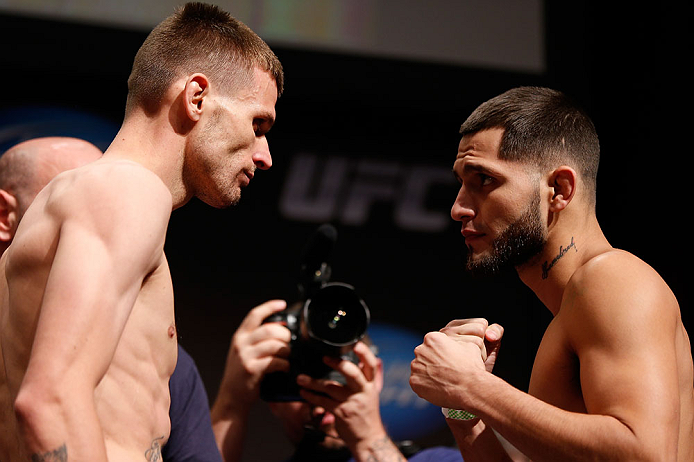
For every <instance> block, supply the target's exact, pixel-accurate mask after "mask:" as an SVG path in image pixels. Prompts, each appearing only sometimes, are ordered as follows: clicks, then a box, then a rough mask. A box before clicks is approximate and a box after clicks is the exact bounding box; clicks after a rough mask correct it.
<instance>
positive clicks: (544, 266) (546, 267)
mask: <svg viewBox="0 0 694 462" xmlns="http://www.w3.org/2000/svg"><path fill="white" fill-rule="evenodd" d="M571 248H573V249H574V250H575V251H576V252H578V248H577V247H576V243H575V242H574V237H573V236H571V243H570V244H569V245H568V246H566V247H563V246H561V245H560V246H559V253H558V254H557V256H556V257H554V259H553V260H552V261H551V262H549V263H548V262H544V263H543V264H542V279H547V278H548V277H549V270H551V269H552V267H553V266H554V265H556V264H557V262H558V261H559V259H560V258H561V257H563V256H564V255H566V252H568V251H569V249H571Z"/></svg>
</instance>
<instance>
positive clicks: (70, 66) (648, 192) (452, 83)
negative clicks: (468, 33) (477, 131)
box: [0, 2, 691, 460]
mask: <svg viewBox="0 0 694 462" xmlns="http://www.w3.org/2000/svg"><path fill="white" fill-rule="evenodd" d="M549 3H550V5H548V6H547V7H546V8H545V14H546V53H547V71H546V72H545V73H544V74H542V75H530V74H519V73H511V72H504V71H499V70H489V69H476V68H469V67H463V66H447V65H440V64H427V63H423V62H414V61H404V60H389V59H376V58H366V57H360V56H355V55H346V54H328V53H318V52H308V51H300V50H293V49H286V48H277V47H274V48H275V50H276V53H277V54H278V56H279V57H280V59H281V60H282V62H283V64H284V66H285V71H286V91H285V94H284V95H283V96H282V98H281V99H280V100H279V102H278V104H277V113H278V119H277V124H276V126H275V127H274V128H273V130H272V131H271V132H270V134H269V140H270V146H271V150H272V154H273V159H274V166H273V168H272V169H271V170H269V171H267V172H259V174H258V175H256V178H255V179H254V180H253V182H252V185H251V186H250V187H249V188H247V189H246V190H244V193H243V200H242V201H241V203H240V204H239V205H238V206H237V207H235V208H233V209H230V210H214V209H211V208H209V207H207V206H205V205H203V204H201V203H199V202H198V201H196V200H194V201H193V202H191V203H190V204H188V205H187V206H185V207H184V208H182V209H179V210H176V211H175V212H174V213H173V215H172V219H171V223H170V227H169V234H168V241H167V244H166V252H167V255H168V258H169V262H170V266H171V270H172V274H173V278H174V285H175V296H176V310H177V318H178V327H179V333H180V341H181V344H182V345H183V346H184V347H185V348H186V349H187V350H188V351H189V352H190V353H191V354H192V355H193V357H194V358H195V359H196V361H197V363H198V366H199V368H200V371H201V374H202V376H203V379H204V381H205V383H206V386H207V389H208V392H209V394H210V395H211V396H214V394H215V393H216V390H217V385H218V383H219V379H220V377H221V372H222V367H223V363H224V357H225V355H226V350H227V346H228V342H229V339H230V335H231V333H232V332H233V330H234V329H235V327H236V326H237V325H238V323H239V321H240V320H241V319H242V317H243V316H244V315H245V313H246V312H247V310H248V309H250V308H251V307H253V306H255V305H257V304H258V303H260V302H262V301H264V300H267V299H269V298H275V297H280V298H287V299H289V300H294V299H295V297H296V289H295V285H296V274H297V269H298V265H299V261H300V257H301V252H300V251H301V248H302V247H303V245H304V243H305V241H306V239H307V238H308V236H309V235H310V233H311V232H312V231H313V230H314V229H315V227H316V226H317V225H318V224H320V223H321V222H324V221H328V222H332V223H333V224H334V225H335V226H336V227H337V229H338V233H339V238H338V242H337V246H336V248H335V253H334V257H333V262H332V263H333V279H334V280H341V281H345V282H349V283H351V284H353V285H354V286H355V287H357V289H358V290H359V292H360V293H361V294H362V295H363V297H364V298H365V299H366V302H367V303H368V304H369V306H370V308H371V310H372V316H373V318H374V320H377V321H380V322H384V323H388V324H392V325H396V326H401V327H403V328H406V329H409V330H411V331H414V332H416V333H418V334H421V335H423V334H424V333H426V332H427V331H430V330H436V329H439V328H440V327H442V326H443V325H445V324H446V323H447V322H448V321H449V320H451V319H453V318H461V317H471V316H486V317H487V318H489V319H490V320H491V321H494V322H500V323H502V324H503V325H504V326H505V327H506V335H505V340H504V346H503V349H502V355H501V358H500V360H499V362H498V363H497V368H496V371H495V372H496V373H497V374H498V375H499V376H501V377H503V378H504V379H506V380H507V381H509V382H510V383H512V384H513V385H515V386H517V387H519V388H521V389H525V388H526V386H527V382H528V379H529V371H530V368H531V366H532V360H533V357H534V351H535V348H536V346H537V344H538V342H539V340H540V338H541V334H542V331H543V329H544V327H545V325H546V323H547V322H548V321H549V314H548V312H547V311H546V310H545V309H544V308H543V307H542V306H541V305H540V304H539V302H537V300H536V299H535V297H534V295H533V294H532V293H531V292H530V291H529V290H527V289H526V288H525V287H524V286H523V285H522V284H521V283H520V282H519V281H518V280H517V278H516V276H515V275H514V274H506V275H503V276H501V277H499V278H497V279H495V280H472V279H470V278H469V277H468V276H467V275H466V274H465V273H464V272H463V270H462V261H463V258H464V252H465V250H464V245H463V240H462V238H461V236H460V234H459V231H460V229H459V225H458V224H457V223H455V222H453V221H452V220H450V219H448V220H446V221H445V222H444V224H443V225H442V226H439V227H436V226H432V227H431V228H430V229H421V227H420V228H417V227H416V226H415V225H413V224H411V223H410V224H408V223H407V222H403V220H402V219H400V218H399V215H398V211H399V210H401V208H402V207H404V206H406V205H407V201H406V200H405V198H409V197H410V195H409V194H411V193H412V185H413V183H411V182H408V181H411V180H412V178H413V177H414V178H416V177H417V175H421V174H422V172H427V171H429V170H427V169H434V170H435V171H436V172H441V171H445V170H450V167H451V166H452V161H453V159H454V156H455V153H456V149H457V143H458V141H459V137H458V133H457V131H458V128H459V126H460V124H461V123H462V121H463V120H464V119H465V118H466V117H467V115H468V114H469V113H470V112H471V111H472V110H473V109H474V108H475V107H476V106H477V105H478V104H479V103H481V102H483V101H485V100H486V99H488V98H490V97H492V96H495V95H496V94H498V93H501V92H503V91H505V90H506V89H508V88H511V87H515V86H519V85H528V84H531V85H546V86H550V87H553V88H556V89H560V90H563V91H565V92H567V93H569V94H571V95H572V96H574V97H575V98H576V99H578V100H579V101H580V102H581V103H582V104H583V105H584V107H585V108H586V109H587V111H588V112H589V113H590V114H591V116H592V117H593V119H594V121H595V123H596V126H597V129H598V134H599V135H600V138H601V145H602V156H603V157H602V163H601V168H600V173H599V180H598V217H599V219H600V221H601V223H602V226H603V230H604V231H605V233H606V235H607V237H608V239H609V240H610V241H611V243H612V244H613V245H614V246H616V247H621V248H625V249H627V250H630V251H632V252H633V253H635V254H636V255H637V256H639V257H641V258H643V259H644V260H646V261H647V262H649V263H650V264H651V265H652V266H653V267H654V268H655V269H656V270H658V271H659V272H660V273H661V274H662V276H663V277H664V278H665V280H666V281H667V282H668V283H669V284H670V286H671V287H672V288H673V290H674V292H675V294H676V295H677V297H678V299H679V301H680V304H681V307H682V312H683V318H684V319H685V323H686V324H687V325H691V315H690V313H689V296H690V291H688V290H687V289H686V286H685V279H684V278H685V271H684V263H683V261H688V256H689V255H690V252H689V249H688V239H687V238H686V236H687V235H688V233H686V232H685V230H684V229H685V226H686V222H685V223H683V220H684V218H682V217H684V216H686V212H687V211H688V208H687V207H686V206H687V205H688V202H687V199H688V196H687V194H686V193H687V190H688V188H687V187H686V184H687V177H686V164H684V165H683V163H684V162H686V160H687V159H686V156H687V155H688V154H689V153H688V152H687V153H686V154H685V152H684V151H683V149H684V146H685V145H684V143H682V142H681V138H682V135H684V134H685V133H686V132H685V131H684V130H683V129H682V128H680V127H682V126H683V124H681V123H676V122H675V121H676V120H677V119H676V118H675V114H676V113H677V112H676V108H677V107H678V105H683V101H684V100H685V98H684V95H686V90H685V87H683V86H681V85H680V84H679V79H678V77H679V76H680V75H681V74H682V71H683V69H682V68H681V67H680V64H679V59H678V58H679V57H680V56H681V55H680V54H679V53H677V52H676V51H675V50H676V48H675V45H676V44H677V43H678V42H677V41H675V40H674V38H673V36H671V32H673V31H675V30H676V29H677V28H676V26H675V24H676V23H677V21H676V19H677V18H678V16H677V15H674V14H673V15H670V14H666V12H664V11H659V10H658V9H657V8H655V9H654V8H653V7H651V9H649V10H648V11H646V10H643V11H641V10H610V11H607V10H605V9H604V8H603V7H601V6H600V7H599V6H596V5H594V4H592V3H591V2H570V3H571V6H567V5H558V3H562V4H563V3H567V2H549ZM145 35H146V33H145V32H140V31H132V30H120V29H113V28H105V27H91V26H88V25H84V24H69V23H65V22H54V21H50V20H46V19H43V20H39V19H30V18H25V17H17V16H9V15H0V37H1V38H2V41H1V43H3V44H4V45H5V49H4V51H3V57H2V61H1V62H2V68H3V71H4V72H3V77H4V79H3V80H4V84H5V85H4V92H3V97H2V100H1V101H0V110H2V111H4V114H5V117H6V119H5V120H6V121H7V120H8V119H7V117H9V120H10V121H11V120H12V117H13V116H12V114H13V113H14V112H15V111H16V110H18V109H20V108H26V107H32V106H44V105H54V106H61V107H64V108H67V109H75V110H79V111H87V112H89V113H92V114H97V115H99V116H100V117H103V119H104V120H105V121H107V123H112V124H113V125H114V126H117V125H119V124H120V120H121V117H122V113H123V107H124V102H125V95H126V79H127V75H128V73H129V69H130V66H131V63H132V58H133V57H134V55H135V52H136V50H137V48H138V47H139V45H140V44H141V42H142V40H143V39H144V37H145ZM8 44H9V45H8ZM271 45H272V44H271ZM460 46H461V47H464V46H465V44H464V43H461V44H460ZM0 128H1V126H0ZM3 135H4V136H5V138H4V139H3V141H5V142H7V140H8V139H9V140H10V141H11V137H10V138H8V136H7V133H6V132H5V133H4V134H3ZM104 147H105V146H104ZM300 159H304V160H305V159H315V160H316V161H317V162H318V165H317V168H319V170H318V172H320V171H322V170H320V168H328V164H329V162H331V160H332V161H335V162H338V161H339V162H343V164H341V165H343V166H344V165H346V167H345V170H344V172H345V173H344V175H342V176H341V177H340V178H341V179H342V183H341V186H340V188H339V189H338V193H337V194H336V200H335V201H334V202H332V203H330V204H328V207H327V209H326V211H325V214H324V215H323V216H322V217H317V218H315V220H314V221H311V220H308V219H307V218H306V217H305V216H303V215H301V214H300V213H298V214H297V212H296V211H295V210H294V209H291V207H289V208H287V207H286V204H290V205H291V204H292V201H291V197H290V196H291V191H288V190H287V189H285V188H286V187H287V184H288V182H289V178H290V176H291V175H290V174H291V173H292V172H294V173H296V172H297V171H298V170H297V169H299V167H298V166H297V165H298V164H293V162H296V161H297V160H300ZM299 170H300V169H299ZM437 174H438V173H437ZM316 175H318V174H316ZM435 177H436V178H437V180H436V181H435V182H432V183H431V184H430V185H429V188H428V189H426V190H425V192H426V194H420V195H419V196H417V197H416V198H418V199H419V200H421V201H422V202H421V203H420V204H419V209H418V210H420V211H426V212H427V213H430V214H433V215H436V216H437V217H439V218H440V217H442V216H443V217H446V216H447V215H448V212H449V209H450V205H451V203H452V201H453V199H454V197H455V193H456V189H457V188H456V184H455V183H454V182H453V181H452V176H451V180H450V181H448V180H446V181H443V180H438V178H439V177H438V176H436V175H435ZM316 178H318V176H317V177H316ZM384 185H385V188H386V191H385V192H383V193H382V197H381V198H380V199H378V200H375V201H374V202H373V203H367V205H368V206H362V207H361V208H359V207H357V209H356V210H357V212H359V211H361V212H363V214H362V215H359V214H357V216H356V218H355V216H354V215H349V214H348V213H347V212H346V210H348V209H349V207H350V206H353V205H354V204H353V203H352V204H351V205H350V203H349V202H350V200H351V199H350V198H352V199H354V198H358V197H359V196H358V194H356V193H358V192H359V191H364V190H373V188H377V189H378V187H383V186H384ZM312 186H313V187H314V188H316V187H320V185H316V184H312ZM369 188H372V189H369ZM355 194H356V195H355ZM379 194H380V193H379ZM283 204H284V205H283ZM294 205H296V204H294ZM292 210H294V211H292ZM434 228H435V229H434ZM685 259H686V260H685ZM265 416H266V411H265V410H264V409H259V410H258V411H257V414H254V420H253V422H252V428H251V434H250V435H249V439H250V443H249V445H251V446H254V447H255V448H256V449H253V450H251V451H250V452H249V451H248V450H247V458H248V460H259V459H263V458H264V457H267V458H268V460H269V459H271V458H274V457H277V454H278V453H279V452H281V451H282V450H286V447H284V446H282V444H280V443H278V445H267V444H265V445H263V447H262V448H261V447H260V446H258V445H254V443H256V442H259V441H260V438H262V437H263V436H264V435H265V436H266V438H267V436H268V435H269V437H274V436H276V435H277V432H278V430H277V428H276V426H273V425H272V424H271V423H268V422H265V420H264V419H265ZM279 440H281V438H279ZM264 441H267V439H265V440H264ZM439 442H444V443H450V442H451V440H450V439H449V438H448V434H447V432H445V431H442V432H437V433H436V434H434V435H432V436H431V437H429V438H428V439H424V440H423V441H422V443H423V444H432V443H439ZM269 446H273V447H269ZM273 451H275V452H273Z"/></svg>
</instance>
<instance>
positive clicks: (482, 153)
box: [410, 87, 694, 462]
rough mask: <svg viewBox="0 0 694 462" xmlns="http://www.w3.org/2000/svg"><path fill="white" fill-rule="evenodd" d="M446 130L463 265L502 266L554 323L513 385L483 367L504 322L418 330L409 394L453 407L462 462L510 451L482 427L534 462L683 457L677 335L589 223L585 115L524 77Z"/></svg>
mask: <svg viewBox="0 0 694 462" xmlns="http://www.w3.org/2000/svg"><path fill="white" fill-rule="evenodd" d="M461 133H462V140H461V141H460V145H459V148H458V155H457V157H456V160H455V163H454V165H453V172H454V173H455V176H456V178H457V179H458V180H459V182H460V184H461V186H460V190H459V193H458V196H457V198H456V200H455V202H454V204H453V208H452V210H451V215H452V217H453V218H454V219H455V220H457V221H460V222H461V223H462V230H461V232H462V235H463V237H464V239H465V244H466V246H467V249H468V269H469V270H471V271H473V272H477V271H480V272H494V271H496V270H498V269H500V268H502V267H504V266H507V265H512V266H513V267H515V268H516V271H517V272H518V274H519V276H520V278H521V280H522V281H523V282H524V283H525V284H526V285H527V286H528V287H530V288H531V289H532V290H533V291H534V292H535V294H536V295H537V296H538V298H539V299H540V300H541V301H542V302H543V303H544V305H545V306H546V307H547V308H548V309H549V310H550V311H551V313H552V315H553V316H554V317H553V320H552V321H551V323H550V324H549V326H548V328H547V330H546V332H545V334H544V337H543V339H542V342H541V344H540V347H539V349H538V352H537V356H536V359H535V364H534V366H533V370H532V374H531V379H530V385H529V390H528V393H525V392H523V391H521V390H518V389H516V388H514V387H513V386H511V385H510V384H508V383H507V382H505V381H503V380H502V379H500V378H499V377H496V376H494V375H493V374H492V373H491V371H492V368H493V365H494V362H495V360H496V357H497V352H498V347H499V345H500V340H501V337H502V335H503V328H502V327H501V326H499V325H498V324H492V325H489V323H488V322H487V320H486V319H484V318H478V319H465V320H457V321H452V322H451V323H449V325H448V326H446V327H445V328H443V329H441V331H439V332H431V333H429V334H427V335H426V336H425V338H424V342H423V343H422V345H420V346H418V347H417V348H416V349H415V359H414V361H413V362H412V375H411V377H410V384H411V386H412V388H413V389H414V391H415V392H416V393H417V394H418V395H419V396H421V397H422V398H424V399H427V400H428V401H430V402H432V403H434V404H436V405H439V406H441V407H443V408H447V409H455V410H462V411H466V413H459V412H458V413H454V414H453V417H456V419H450V418H449V419H447V422H448V424H449V427H450V428H451V430H452V432H453V434H454V436H455V438H456V441H457V443H458V446H459V448H460V451H461V453H462V455H463V458H464V459H465V461H466V462H473V461H480V460H484V461H502V460H510V459H509V456H508V454H506V452H505V451H504V450H503V448H502V447H501V445H500V444H499V440H498V438H497V434H499V435H501V436H502V437H503V438H504V439H506V440H508V441H509V442H510V443H511V444H512V445H513V446H515V447H517V448H518V449H519V450H521V452H523V453H524V454H525V455H526V456H527V457H529V458H530V459H531V460H533V461H553V462H554V461H572V460H605V461H621V460H623V461H679V462H689V461H692V460H694V375H693V369H692V355H691V345H690V342H689V337H688V335H687V332H686V330H685V328H684V326H683V324H682V319H681V315H680V309H679V305H678V302H677V300H676V298H675V295H674V294H673V293H672V292H671V290H670V289H669V287H668V286H667V284H666V283H665V282H664V281H663V279H662V278H661V277H660V276H659V275H658V274H657V273H656V271H654V270H653V268H651V267H650V266H648V265H647V264H646V263H644V262H643V261H642V260H640V259H639V258H637V257H636V256H634V255H632V254H630V253H628V252H625V251H622V250H618V249H615V248H613V247H612V246H611V245H610V243H609V242H608V241H607V239H606V237H605V236H604V235H603V233H602V231H601V229H600V226H599V224H598V221H597V218H596V214H595V202H596V194H595V191H596V187H595V183H596V176H597V168H598V159H599V153H600V148H599V144H598V138H597V134H596V133H595V128H594V126H593V123H592V122H591V121H590V119H589V118H588V117H587V116H586V115H585V114H584V113H583V112H582V111H581V110H580V109H578V108H577V107H576V106H575V105H574V104H573V103H572V102H571V101H570V100H569V99H568V98H566V97H565V96H564V95H563V94H561V93H560V92H556V91H553V90H550V89H546V88H533V87H530V88H528V87H525V88H517V89H513V90H510V91H508V92H506V93H504V94H502V95H499V96H498V97H496V98H493V99H491V100H489V101H487V102H486V103H483V104H482V105H481V106H480V107H478V108H477V109H476V110H475V111H474V112H473V113H472V115H471V116H470V117H469V118H468V119H467V120H466V122H465V123H464V124H463V126H462V128H461ZM461 299H463V300H464V292H461ZM490 300H493V296H491V297H490ZM483 315H484V313H480V316H483ZM492 430H494V431H492Z"/></svg>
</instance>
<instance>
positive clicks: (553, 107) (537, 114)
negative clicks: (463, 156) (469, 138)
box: [460, 87, 600, 206]
mask: <svg viewBox="0 0 694 462" xmlns="http://www.w3.org/2000/svg"><path fill="white" fill-rule="evenodd" d="M491 128H501V129H503V130H504V133H503V135H502V138H501V144H500V146H499V158H500V159H504V160H510V161H517V162H522V163H526V164H529V165H532V166H535V167H537V168H542V169H546V168H554V167H558V166H560V165H562V164H565V165H569V166H570V167H572V168H575V169H576V170H577V172H578V174H579V175H581V178H582V179H583V182H584V184H585V185H586V188H587V189H588V191H587V192H588V195H587V197H588V201H589V202H590V204H591V205H592V206H595V194H596V179H597V173H598V164H599V162H600V143H599V141H598V135H597V133H596V130H595V126H594V125H593V122H592V121H591V120H590V118H589V117H588V115H587V114H586V113H585V112H584V111H583V110H582V109H581V108H580V107H579V106H578V105H577V104H576V103H574V102H573V101H572V100H571V99H570V98H569V97H567V96H566V95H564V94H563V93H561V92H559V91H556V90H552V89H549V88H541V87H519V88H514V89H511V90H509V91H507V92H505V93H502V94H501V95H499V96H496V97H494V98H492V99H490V100H489V101H486V102H485V103H482V104H481V105H480V106H479V107H478V108H477V109H475V111H474V112H473V113H472V114H471V115H470V116H469V117H468V118H467V120H466V121H465V122H464V123H463V125H462V126H461V127H460V133H461V134H462V135H463V136H465V135H472V134H474V133H477V132H479V131H482V130H486V129H491Z"/></svg>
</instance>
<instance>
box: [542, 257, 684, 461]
mask: <svg viewBox="0 0 694 462" xmlns="http://www.w3.org/2000/svg"><path fill="white" fill-rule="evenodd" d="M608 276H609V277H608ZM629 281H631V282H629ZM625 302H626V303H625ZM658 318H659V320H665V321H666V322H653V321H654V320H655V319H658ZM663 326H667V328H665V329H662V327H663ZM598 339H600V340H598ZM673 339H674V341H673ZM579 356H580V357H581V358H582V360H581V361H580V364H579ZM635 359H636V362H634V360H635ZM661 362H665V363H670V364H673V365H674V367H673V368H660V367H659V363H661ZM601 369H602V371H601ZM605 369H609V373H603V372H604V370H605ZM673 371H675V372H674V373H673ZM666 374H668V375H672V377H671V380H673V381H674V380H676V381H677V383H678V384H679V386H678V389H679V396H670V397H668V396H666V395H665V394H664V390H663V389H662V383H659V382H658V380H653V381H652V382H653V383H649V382H651V380H650V379H652V378H657V379H660V378H662V376H663V375H666ZM656 376H657V377H656ZM581 383H584V384H585V383H589V384H590V388H589V389H585V387H584V388H582V387H581ZM634 383H639V384H641V385H642V386H641V387H635V386H631V384H634ZM644 383H646V384H647V385H646V386H643V384H644ZM693 383H694V371H693V370H692V355H691V345H690V342H689V337H688V335H687V332H686V330H685V328H684V326H683V324H682V320H681V317H680V310H679V305H678V303H677V300H676V299H675V297H674V295H673V294H672V293H671V292H670V289H669V288H668V287H667V285H666V284H665V282H664V281H663V280H662V279H661V278H660V276H658V274H657V273H656V272H655V271H654V270H653V269H652V268H650V267H649V266H648V265H647V264H646V263H644V262H643V261H641V260H639V259H638V258H636V257H634V256H633V255H631V254H629V253H627V252H623V251H619V250H612V251H609V252H606V253H603V254H601V255H598V256H597V257H595V258H593V259H591V260H590V261H588V262H587V263H586V264H584V265H583V266H582V267H581V268H580V269H579V270H578V271H577V272H576V274H575V275H574V277H573V278H572V279H571V281H570V282H569V284H568V286H567V290H566V292H565V295H564V297H563V300H562V305H561V309H560V310H559V313H558V314H557V315H556V316H555V317H554V319H553V320H552V322H551V323H550V325H549V327H548V328H547V330H546V332H545V335H544V337H543V339H542V343H541V344H540V347H539V349H538V352H537V356H536V359H535V365H534V366H533V372H532V376H531V381H530V387H529V393H530V394H531V395H533V396H535V397H537V398H539V399H541V400H543V401H545V402H547V403H549V404H552V405H554V406H557V407H559V408H561V409H564V410H567V411H571V412H578V413H592V414H601V413H605V414H608V413H609V414H611V415H619V416H620V417H621V418H622V419H623V420H624V421H625V422H627V423H629V418H630V415H631V414H632V411H634V410H633V408H632V409H630V407H633V402H634V401H638V402H640V403H641V406H642V408H643V409H645V410H647V412H648V413H647V415H653V417H654V421H658V419H657V418H656V416H657V415H658V414H661V413H662V414H665V415H668V416H670V418H672V419H675V420H678V422H677V423H676V425H675V426H676V427H678V428H679V438H678V440H677V441H678V443H677V454H678V458H677V460H679V461H690V460H694V388H693ZM673 388H675V387H673ZM636 390H639V392H640V393H641V394H642V395H640V396H636V398H638V399H636V400H634V398H635V396H634V394H635V393H636ZM620 397H623V398H624V401H623V402H622V401H621V399H620ZM629 400H631V405H630V406H628V405H627V404H628V403H629ZM607 406H609V408H608V407H607ZM634 412H635V411H634ZM646 427H650V426H648V425H646ZM632 428H633V429H634V431H638V426H637V425H633V426H632ZM661 430H662V429H660V428H650V429H649V430H648V431H649V432H651V433H653V434H656V433H658V432H659V431H661ZM676 436H677V435H662V437H663V438H665V439H669V440H670V441H673V445H674V444H675V443H674V441H675V438H673V437H676Z"/></svg>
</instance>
